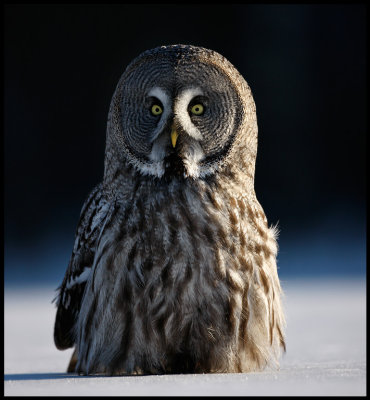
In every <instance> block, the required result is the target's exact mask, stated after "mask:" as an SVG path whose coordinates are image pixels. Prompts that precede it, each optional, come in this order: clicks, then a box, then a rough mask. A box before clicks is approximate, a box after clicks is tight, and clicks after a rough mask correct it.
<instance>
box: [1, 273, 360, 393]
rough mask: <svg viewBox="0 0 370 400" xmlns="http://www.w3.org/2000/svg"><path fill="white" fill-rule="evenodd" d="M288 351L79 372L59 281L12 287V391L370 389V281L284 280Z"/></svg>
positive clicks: (7, 378) (8, 372) (8, 335)
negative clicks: (120, 372)
mask: <svg viewBox="0 0 370 400" xmlns="http://www.w3.org/2000/svg"><path fill="white" fill-rule="evenodd" d="M282 286H283V289H284V292H285V297H284V304H285V309H286V315H287V324H288V325H287V352H286V354H284V356H283V357H282V359H281V363H280V370H278V371H274V370H267V371H264V372H258V373H249V374H191V375H159V376H122V377H102V376H89V377H80V376H77V375H75V374H66V373H65V372H64V371H65V370H66V367H67V364H68V361H69V358H70V356H71V354H72V350H66V351H58V350H57V349H56V348H55V346H54V343H53V324H54V318H55V311H56V310H55V306H54V304H52V303H51V300H52V299H53V298H54V296H55V291H54V288H49V287H40V288H35V287H33V288H27V287H25V288H5V296H4V301H5V308H4V326H5V329H4V330H5V332H4V334H5V335H4V341H5V343H4V345H5V346H4V353H5V359H4V394H5V395H8V396H13V395H21V396H22V395H23V396H37V395H45V396H55V395H58V396H60V395H61V396H69V395H74V396H109V395H120V396H137V395H147V396H186V395H190V396H193V395H200V396H202V395H203V396H233V395H246V396H250V395H261V396H266V395H267V396H274V395H276V396H282V395H292V396H293V395H302V396H308V395H342V396H346V395H358V396H364V395H366V325H365V324H366V316H365V314H366V306H365V304H366V283H365V280H361V279H357V280H355V279H350V278H348V279H345V280H344V279H343V280H332V279H329V278H326V279H324V278H316V279H302V280H287V281H282Z"/></svg>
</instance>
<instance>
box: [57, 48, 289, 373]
mask: <svg viewBox="0 0 370 400" xmlns="http://www.w3.org/2000/svg"><path fill="white" fill-rule="evenodd" d="M256 152H257V121H256V110H255V104H254V101H253V97H252V93H251V90H250V88H249V86H248V85H247V83H246V82H245V80H244V79H243V77H242V76H241V75H240V74H239V73H238V71H237V70H236V69H235V67H234V66H233V65H232V64H231V63H230V62H229V61H227V60H226V59H225V58H224V57H223V56H221V55H220V54H218V53H216V52H215V51H211V50H208V49H205V48H200V47H195V46H188V45H171V46H161V47H158V48H155V49H152V50H148V51H145V52H144V53H142V54H141V55H139V56H138V57H137V58H136V59H134V60H133V61H132V62H131V63H130V64H129V66H128V67H127V69H126V70H125V71H124V73H123V75H122V77H121V79H120V81H119V82H118V85H117V87H116V90H115V93H114V95H113V98H112V102H111V106H110V110H109V115H108V124H107V135H106V152H105V166H104V178H103V181H102V183H100V184H99V185H98V186H97V187H96V188H95V189H94V190H93V191H92V192H91V194H90V195H89V196H88V198H87V200H86V202H85V204H84V206H83V208H82V211H81V216H80V220H79V223H78V228H77V232H76V238H75V244H74V248H73V252H72V257H71V260H70V263H69V265H68V268H67V271H66V274H65V277H64V280H63V282H62V284H61V286H60V287H59V288H58V296H57V298H56V301H57V307H58V310H57V314H56V321H55V328H54V340H55V344H56V346H57V348H58V349H66V348H68V347H75V351H74V354H73V356H72V359H71V362H70V365H69V367H68V371H75V372H78V373H81V374H94V373H103V374H109V375H111V374H113V375H116V374H132V373H186V372H247V371H253V370H259V369H262V368H264V367H265V366H266V365H268V364H272V365H278V357H279V354H280V352H281V349H282V348H283V349H284V350H285V341H284V325H285V322H284V313H283V310H282V304H281V296H282V291H281V287H280V283H279V278H278V274H277V267H276V254H277V243H276V230H275V228H269V227H268V225H267V220H266V217H265V214H264V211H263V209H262V207H261V205H260V204H259V202H258V201H257V198H256V195H255V191H254V171H255V161H256Z"/></svg>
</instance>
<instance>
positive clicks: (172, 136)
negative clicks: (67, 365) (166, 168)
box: [171, 125, 179, 148]
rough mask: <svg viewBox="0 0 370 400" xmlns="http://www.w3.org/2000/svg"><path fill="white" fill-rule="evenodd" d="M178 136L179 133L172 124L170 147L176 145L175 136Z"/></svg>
mask: <svg viewBox="0 0 370 400" xmlns="http://www.w3.org/2000/svg"><path fill="white" fill-rule="evenodd" d="M178 137H179V134H178V133H177V131H176V128H175V126H174V125H172V130H171V143H172V147H173V148H175V147H176V142H177V138H178Z"/></svg>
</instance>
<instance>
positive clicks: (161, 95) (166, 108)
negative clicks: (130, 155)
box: [148, 86, 171, 142]
mask: <svg viewBox="0 0 370 400" xmlns="http://www.w3.org/2000/svg"><path fill="white" fill-rule="evenodd" d="M148 96H152V97H156V98H157V99H159V100H160V101H161V103H162V105H163V112H162V114H161V119H160V120H159V123H158V126H157V128H156V129H155V131H154V132H153V135H152V137H151V138H150V141H151V142H153V141H154V140H155V139H156V138H157V137H158V135H159V134H160V133H161V132H162V129H163V128H164V126H165V124H166V122H167V119H168V116H169V115H170V113H171V100H170V97H169V96H168V95H167V93H166V92H165V91H164V90H163V89H161V88H160V87H158V86H155V87H153V88H152V89H150V91H149V92H148Z"/></svg>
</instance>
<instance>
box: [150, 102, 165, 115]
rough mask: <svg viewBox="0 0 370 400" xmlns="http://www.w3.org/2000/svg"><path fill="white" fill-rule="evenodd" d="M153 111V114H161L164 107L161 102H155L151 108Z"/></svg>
mask: <svg viewBox="0 0 370 400" xmlns="http://www.w3.org/2000/svg"><path fill="white" fill-rule="evenodd" d="M151 112H152V114H153V115H161V114H162V112H163V109H162V107H161V106H160V105H159V104H154V105H153V106H152V108H151Z"/></svg>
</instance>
